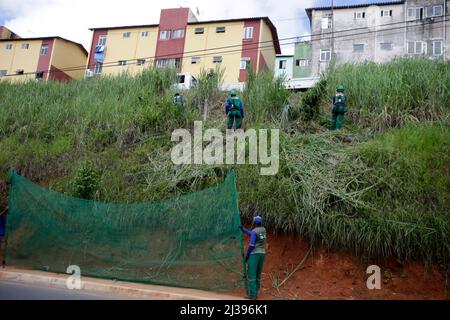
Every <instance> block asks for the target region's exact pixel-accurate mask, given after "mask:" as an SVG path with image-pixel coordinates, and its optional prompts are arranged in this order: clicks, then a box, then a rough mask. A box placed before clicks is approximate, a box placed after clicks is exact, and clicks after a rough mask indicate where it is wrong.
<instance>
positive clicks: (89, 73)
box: [86, 69, 94, 78]
mask: <svg viewBox="0 0 450 320" xmlns="http://www.w3.org/2000/svg"><path fill="white" fill-rule="evenodd" d="M93 76H94V71H92V70H90V69H88V70H86V78H92V77H93Z"/></svg>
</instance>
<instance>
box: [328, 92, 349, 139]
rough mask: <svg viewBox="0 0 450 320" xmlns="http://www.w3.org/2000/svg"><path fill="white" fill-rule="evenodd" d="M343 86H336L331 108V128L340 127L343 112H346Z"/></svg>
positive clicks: (341, 125) (342, 122)
mask: <svg viewBox="0 0 450 320" xmlns="http://www.w3.org/2000/svg"><path fill="white" fill-rule="evenodd" d="M344 90H345V88H344V86H343V85H339V86H337V88H336V94H335V95H334V97H333V109H332V112H331V113H332V114H331V130H336V129H341V128H342V127H343V126H344V119H345V113H346V112H347V96H346V95H345V94H344Z"/></svg>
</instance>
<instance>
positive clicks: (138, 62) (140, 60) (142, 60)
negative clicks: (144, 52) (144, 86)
mask: <svg viewBox="0 0 450 320" xmlns="http://www.w3.org/2000/svg"><path fill="white" fill-rule="evenodd" d="M144 64H145V59H138V60H137V63H136V65H138V66H143V65H144Z"/></svg>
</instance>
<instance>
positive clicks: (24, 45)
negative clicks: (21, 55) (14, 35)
mask: <svg viewBox="0 0 450 320" xmlns="http://www.w3.org/2000/svg"><path fill="white" fill-rule="evenodd" d="M21 48H22V49H29V48H30V44H29V43H22V46H21Z"/></svg>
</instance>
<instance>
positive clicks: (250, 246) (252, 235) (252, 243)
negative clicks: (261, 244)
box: [242, 228, 257, 259]
mask: <svg viewBox="0 0 450 320" xmlns="http://www.w3.org/2000/svg"><path fill="white" fill-rule="evenodd" d="M242 232H244V233H245V234H246V235H249V236H250V242H249V244H248V248H247V254H246V255H245V257H246V259H248V257H249V256H250V253H252V251H253V249H255V245H256V238H257V236H256V232H255V231H254V230H252V231H250V230H247V229H245V228H242Z"/></svg>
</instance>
